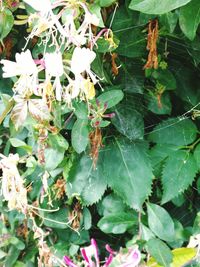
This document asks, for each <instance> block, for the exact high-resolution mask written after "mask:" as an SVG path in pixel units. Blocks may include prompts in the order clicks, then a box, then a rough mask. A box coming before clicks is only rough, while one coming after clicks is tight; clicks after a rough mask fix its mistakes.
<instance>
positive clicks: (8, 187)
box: [0, 154, 28, 213]
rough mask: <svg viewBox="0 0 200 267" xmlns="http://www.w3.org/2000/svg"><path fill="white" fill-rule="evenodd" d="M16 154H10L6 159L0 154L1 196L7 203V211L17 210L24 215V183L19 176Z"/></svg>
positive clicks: (25, 206) (25, 199)
mask: <svg viewBox="0 0 200 267" xmlns="http://www.w3.org/2000/svg"><path fill="white" fill-rule="evenodd" d="M18 162H19V155H18V154H10V155H9V156H8V157H6V156H4V155H2V154H0V169H2V182H1V183H2V187H1V194H2V195H3V197H4V200H5V201H8V208H9V210H13V209H18V210H19V211H21V212H23V213H26V210H27V206H28V201H27V191H26V188H25V187H24V181H23V179H22V177H21V176H20V174H19V171H18V169H17V164H18Z"/></svg>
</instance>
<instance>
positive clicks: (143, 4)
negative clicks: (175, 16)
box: [129, 0, 191, 15]
mask: <svg viewBox="0 0 200 267" xmlns="http://www.w3.org/2000/svg"><path fill="white" fill-rule="evenodd" d="M190 1H191V0H167V1H163V0H131V3H130V5H129V8H130V9H133V10H137V11H140V12H143V13H146V14H158V15H161V14H164V13H167V12H169V11H171V10H174V9H176V8H178V7H181V6H184V5H186V4H187V3H189V2H190Z"/></svg>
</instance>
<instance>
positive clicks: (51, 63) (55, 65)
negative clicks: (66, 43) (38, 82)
mask: <svg viewBox="0 0 200 267" xmlns="http://www.w3.org/2000/svg"><path fill="white" fill-rule="evenodd" d="M44 60H45V68H46V73H47V74H48V75H50V76H52V77H57V76H59V77H60V76H62V75H63V72H64V70H63V61H62V54H61V53H60V52H54V53H46V54H45V57H44Z"/></svg>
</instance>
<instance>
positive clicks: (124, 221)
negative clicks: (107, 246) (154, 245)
mask: <svg viewBox="0 0 200 267" xmlns="http://www.w3.org/2000/svg"><path fill="white" fill-rule="evenodd" d="M137 223H138V217H137V215H136V214H129V213H124V212H121V213H118V214H112V215H107V216H104V217H103V218H101V220H100V221H99V222H98V227H99V228H100V229H101V231H103V232H104V233H113V234H123V233H125V232H126V231H127V230H128V229H129V228H131V227H132V226H133V225H137Z"/></svg>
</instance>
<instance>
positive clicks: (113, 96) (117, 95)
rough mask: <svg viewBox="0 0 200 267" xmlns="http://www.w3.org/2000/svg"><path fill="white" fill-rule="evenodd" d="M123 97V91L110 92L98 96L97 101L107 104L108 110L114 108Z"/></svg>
mask: <svg viewBox="0 0 200 267" xmlns="http://www.w3.org/2000/svg"><path fill="white" fill-rule="evenodd" d="M123 97H124V94H123V92H122V91H121V90H110V91H107V92H105V93H103V94H101V95H100V96H98V98H97V99H98V100H99V102H100V103H102V104H106V105H107V108H112V107H114V106H115V105H117V104H118V103H119V102H120V101H121V100H122V99H123Z"/></svg>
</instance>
